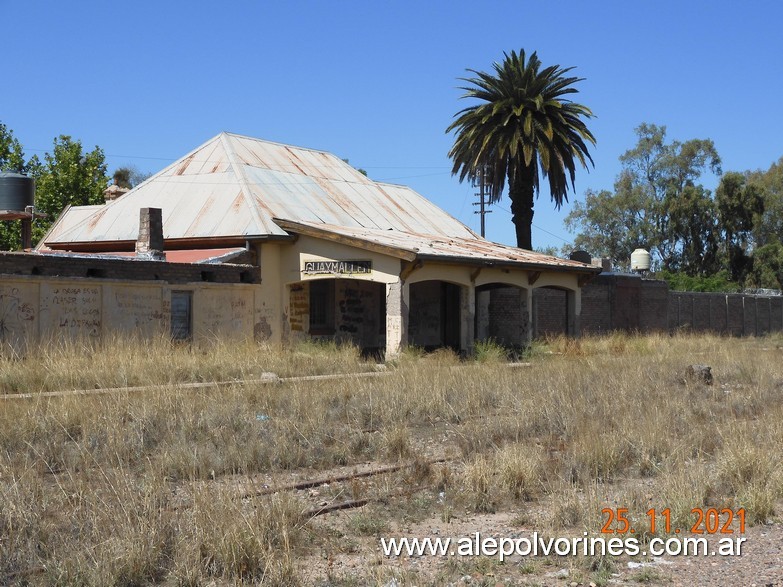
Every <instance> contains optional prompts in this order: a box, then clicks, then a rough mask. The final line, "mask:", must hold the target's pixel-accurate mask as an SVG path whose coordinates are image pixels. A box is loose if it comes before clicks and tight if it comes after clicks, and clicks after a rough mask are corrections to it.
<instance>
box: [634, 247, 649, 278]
mask: <svg viewBox="0 0 783 587" xmlns="http://www.w3.org/2000/svg"><path fill="white" fill-rule="evenodd" d="M649 270H650V253H649V252H648V251H645V250H644V249H636V250H635V251H634V252H633V253H631V271H638V272H640V273H641V272H642V271H649Z"/></svg>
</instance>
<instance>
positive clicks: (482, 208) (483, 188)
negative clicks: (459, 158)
mask: <svg viewBox="0 0 783 587" xmlns="http://www.w3.org/2000/svg"><path fill="white" fill-rule="evenodd" d="M488 168H489V166H488V165H482V166H481V169H479V172H478V180H479V181H478V188H479V192H478V193H477V194H476V196H478V199H479V201H478V202H473V205H474V206H479V209H478V210H476V211H475V212H473V213H474V214H480V215H481V237H482V238H484V236H485V234H484V233H485V222H484V217H485V216H486V215H487V214H492V210H487V201H486V198H487V197H489V194H488V193H487V182H486V175H487V172H488ZM473 186H474V187H476V181H475V180H474V181H473Z"/></svg>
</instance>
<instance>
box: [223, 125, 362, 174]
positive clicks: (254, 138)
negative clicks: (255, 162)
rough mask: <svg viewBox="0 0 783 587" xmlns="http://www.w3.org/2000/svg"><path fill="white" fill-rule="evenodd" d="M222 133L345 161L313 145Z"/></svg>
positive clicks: (227, 132)
mask: <svg viewBox="0 0 783 587" xmlns="http://www.w3.org/2000/svg"><path fill="white" fill-rule="evenodd" d="M222 135H226V136H229V137H234V138H238V139H247V140H248V141H255V142H257V143H267V144H269V145H276V146H278V147H288V148H289V149H299V150H301V151H310V152H311V153H323V154H325V155H330V156H332V157H334V158H335V159H338V160H339V161H343V160H342V159H340V157H338V156H337V155H335V154H334V153H332V152H331V151H327V150H326V149H313V148H312V147H302V146H300V145H291V144H289V143H281V142H279V141H270V140H269V139H260V138H258V137H251V136H249V135H243V134H239V133H235V132H229V131H226V130H224V131H222V132H221V133H220V134H219V135H218V136H222ZM343 163H345V162H344V161H343ZM346 165H349V166H350V163H346Z"/></svg>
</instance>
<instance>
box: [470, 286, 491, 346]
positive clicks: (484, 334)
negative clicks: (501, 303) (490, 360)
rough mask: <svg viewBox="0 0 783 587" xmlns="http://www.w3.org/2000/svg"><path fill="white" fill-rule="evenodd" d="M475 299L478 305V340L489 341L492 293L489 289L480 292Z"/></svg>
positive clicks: (476, 328) (476, 333)
mask: <svg viewBox="0 0 783 587" xmlns="http://www.w3.org/2000/svg"><path fill="white" fill-rule="evenodd" d="M474 297H475V305H476V311H475V312H476V327H475V330H476V332H475V336H476V340H487V339H488V338H489V301H490V292H489V290H488V289H485V290H478V291H476V293H475V294H474Z"/></svg>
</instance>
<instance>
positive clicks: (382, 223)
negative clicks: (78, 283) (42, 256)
mask: <svg viewBox="0 0 783 587" xmlns="http://www.w3.org/2000/svg"><path fill="white" fill-rule="evenodd" d="M145 207H156V208H161V209H162V210H163V231H164V235H163V236H164V238H165V239H167V240H173V239H214V238H220V237H223V238H226V237H237V238H252V237H262V236H283V235H285V234H286V233H285V231H283V230H282V229H281V228H280V227H279V226H277V225H276V224H275V223H274V222H273V220H272V218H275V217H278V218H292V219H296V220H300V221H305V222H325V223H329V224H334V225H339V226H350V227H355V228H368V229H380V230H387V229H393V230H401V231H410V232H426V233H430V234H439V235H442V236H444V237H456V238H473V237H475V236H476V235H475V233H474V232H473V231H471V230H470V229H469V228H468V227H466V226H465V225H464V224H462V223H461V222H459V221H458V220H456V219H455V218H453V217H452V216H450V215H449V214H447V213H446V212H445V211H443V210H441V209H440V208H438V207H437V206H435V205H434V204H433V203H432V202H429V201H428V200H427V199H425V198H424V197H422V196H421V195H419V194H417V193H416V192H414V191H413V190H411V189H409V188H407V187H403V186H395V185H389V184H382V183H377V182H374V181H372V180H370V179H368V178H367V177H365V176H364V175H362V174H361V173H359V172H358V171H356V170H355V169H354V168H353V167H351V166H350V165H348V164H347V163H345V162H344V161H342V160H341V159H339V158H338V157H336V156H334V155H332V154H330V153H325V152H322V151H314V150H311V149H304V148H300V147H291V146H288V145H281V144H278V143H271V142H268V141H262V140H259V139H254V138H250V137H243V136H240V135H235V134H229V133H221V134H220V135H218V136H216V137H215V138H213V139H211V140H209V141H207V142H206V143H204V144H203V145H201V146H200V147H198V148H197V149H195V150H194V151H192V152H191V153H188V154H187V155H185V156H184V157H183V158H182V159H180V160H179V161H176V162H175V163H173V164H171V165H169V166H168V167H167V168H166V169H164V170H162V171H161V172H159V173H157V174H156V175H154V176H152V177H151V178H149V179H148V180H147V181H145V182H144V183H142V184H141V185H139V186H137V187H136V188H135V189H133V190H131V191H130V192H128V193H127V194H125V195H123V196H120V197H119V198H117V199H116V200H114V201H112V202H109V203H108V204H106V205H105V206H100V207H97V209H96V207H94V206H90V207H83V208H82V207H73V208H71V209H70V210H68V211H67V212H66V213H65V214H64V215H63V217H62V218H61V219H60V220H59V221H58V222H57V223H56V224H55V226H54V227H53V228H52V230H51V231H50V233H49V235H47V238H46V239H45V245H46V246H49V247H51V248H64V247H66V246H67V245H69V244H71V245H73V244H75V243H91V242H93V243H111V242H128V241H135V240H136V236H137V234H138V230H139V219H138V216H139V209H140V208H145ZM88 208H89V209H88ZM104 246H106V245H104Z"/></svg>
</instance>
